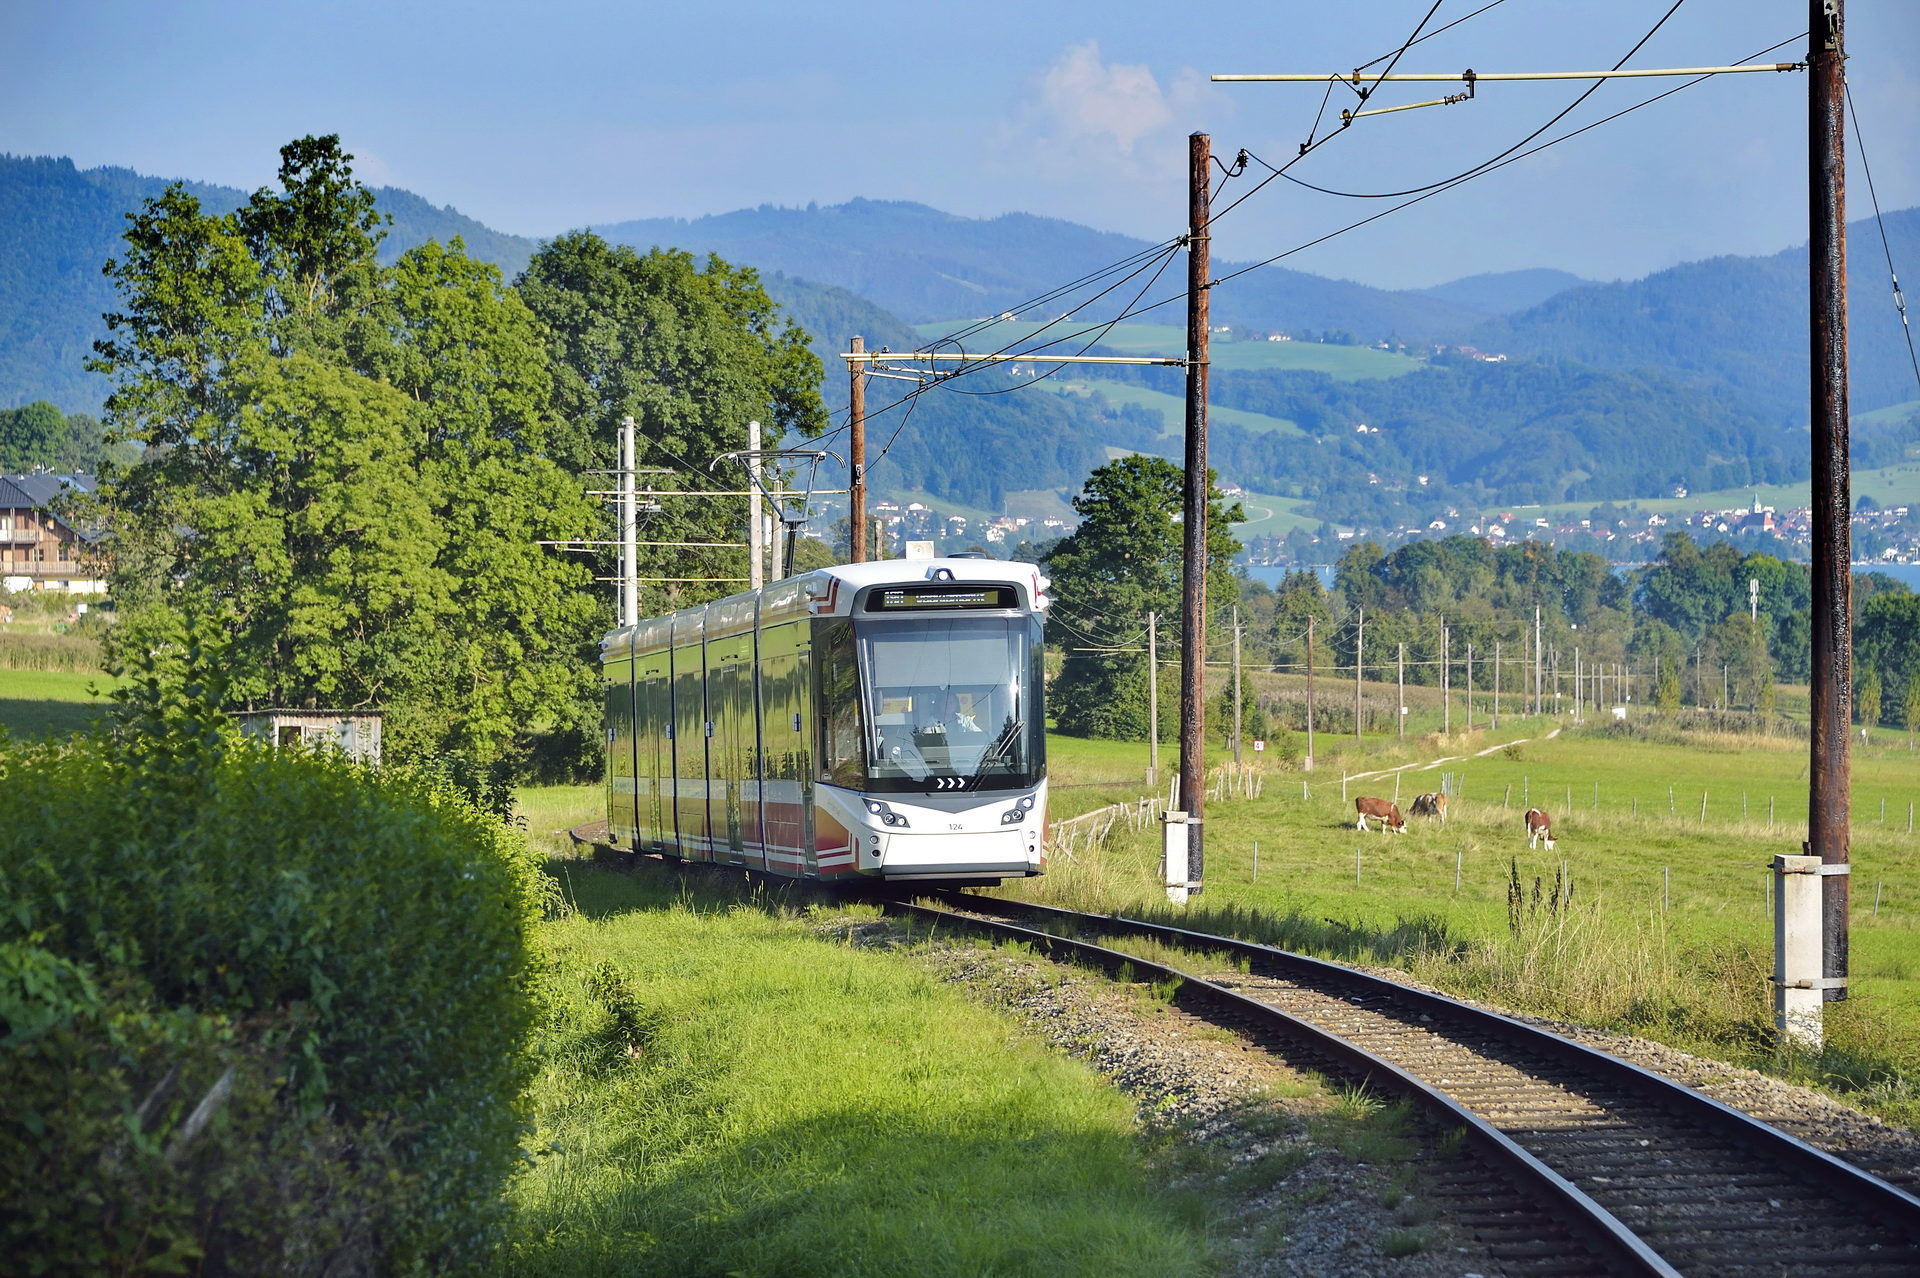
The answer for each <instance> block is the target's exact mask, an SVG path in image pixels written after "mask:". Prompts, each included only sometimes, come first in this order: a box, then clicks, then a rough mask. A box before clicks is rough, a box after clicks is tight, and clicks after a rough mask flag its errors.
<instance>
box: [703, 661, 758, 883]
mask: <svg viewBox="0 0 1920 1278" xmlns="http://www.w3.org/2000/svg"><path fill="white" fill-rule="evenodd" d="M707 713H708V715H709V717H710V718H711V719H712V720H713V739H712V740H711V741H710V742H708V746H707V758H708V759H709V761H710V764H709V766H710V767H711V769H712V771H711V779H712V787H711V789H710V790H709V791H708V799H707V813H708V817H709V819H710V820H711V821H712V822H713V850H714V859H715V860H718V861H728V862H732V863H734V864H740V863H742V862H744V861H745V860H746V848H745V843H744V840H743V838H742V827H741V814H740V797H741V796H740V791H741V787H742V785H743V784H744V783H745V781H746V779H747V770H748V767H749V764H750V760H751V758H752V754H753V737H754V732H753V635H752V634H751V633H748V634H744V635H729V636H727V637H726V638H724V639H716V640H712V641H710V642H709V643H708V644H707Z"/></svg>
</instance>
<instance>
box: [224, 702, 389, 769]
mask: <svg viewBox="0 0 1920 1278" xmlns="http://www.w3.org/2000/svg"><path fill="white" fill-rule="evenodd" d="M234 717H235V718H236V719H238V720H239V721H240V729H241V731H243V732H247V733H251V734H252V735H254V736H257V737H266V738H267V739H268V740H270V741H272V742H273V743H274V744H275V745H276V746H329V747H331V748H333V749H336V750H343V751H345V752H346V754H347V755H348V757H350V758H354V759H358V760H360V761H361V762H363V763H378V762H380V712H379V711H378V710H244V711H242V712H240V713H239V714H237V715H235V716H234Z"/></svg>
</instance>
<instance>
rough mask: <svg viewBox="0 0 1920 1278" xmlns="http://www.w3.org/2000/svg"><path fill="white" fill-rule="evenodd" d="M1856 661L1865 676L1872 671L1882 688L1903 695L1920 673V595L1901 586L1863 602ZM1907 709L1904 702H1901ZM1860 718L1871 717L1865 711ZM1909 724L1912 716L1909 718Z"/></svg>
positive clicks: (1856, 631)
mask: <svg viewBox="0 0 1920 1278" xmlns="http://www.w3.org/2000/svg"><path fill="white" fill-rule="evenodd" d="M1853 665H1854V670H1855V672H1856V674H1858V675H1860V676H1861V678H1862V679H1863V686H1864V677H1865V673H1866V672H1871V673H1872V674H1873V675H1874V676H1875V677H1876V678H1877V679H1878V680H1879V682H1880V687H1881V688H1882V689H1886V690H1888V691H1889V692H1890V693H1891V694H1892V695H1893V696H1901V697H1903V696H1904V692H1905V689H1906V688H1907V686H1908V684H1909V683H1911V682H1912V681H1913V680H1914V679H1915V678H1916V677H1920V595H1915V594H1911V593H1909V592H1907V591H1905V590H1902V589H1892V590H1884V589H1883V590H1879V591H1877V592H1876V593H1875V594H1874V595H1873V596H1872V597H1870V598H1869V599H1868V600H1867V601H1866V603H1865V604H1864V605H1862V606H1861V608H1860V610H1859V613H1858V620H1857V621H1856V622H1855V624H1854V631H1853ZM1901 708H1902V710H1903V712H1904V709H1905V707H1904V704H1903V705H1902V707H1901ZM1860 722H1862V723H1869V722H1878V719H1877V717H1876V718H1875V719H1873V720H1869V719H1867V718H1866V717H1865V713H1864V711H1863V712H1862V717H1861V720H1860ZM1906 722H1907V724H1908V725H1909V726H1911V725H1912V723H1913V720H1912V719H1908V720H1906Z"/></svg>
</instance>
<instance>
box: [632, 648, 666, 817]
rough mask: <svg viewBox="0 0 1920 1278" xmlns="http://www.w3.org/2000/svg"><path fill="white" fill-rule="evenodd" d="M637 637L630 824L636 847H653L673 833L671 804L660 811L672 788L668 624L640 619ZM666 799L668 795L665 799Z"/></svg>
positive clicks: (634, 675)
mask: <svg viewBox="0 0 1920 1278" xmlns="http://www.w3.org/2000/svg"><path fill="white" fill-rule="evenodd" d="M641 636H642V638H643V639H644V640H645V641H646V651H644V652H638V653H636V655H635V656H634V659H633V740H634V757H635V763H634V769H633V775H634V810H635V818H634V823H635V825H636V827H637V828H638V834H639V842H638V844H637V846H638V847H640V848H641V849H642V850H644V851H648V852H652V851H656V850H658V849H659V848H661V847H662V846H664V845H665V844H666V843H668V842H669V841H670V840H671V838H672V834H673V812H672V809H671V807H668V808H667V810H665V811H664V812H663V811H662V796H663V794H665V795H666V796H671V795H672V793H673V788H672V785H671V782H670V781H669V780H668V778H671V777H672V776H673V739H672V737H671V735H670V734H671V732H672V730H673V681H672V677H671V662H670V659H669V650H668V648H667V623H666V622H664V621H654V622H647V623H644V625H643V626H642V629H641ZM671 802H672V799H671V797H668V798H667V799H666V803H668V804H671ZM663 817H664V818H665V820H664V822H663V820H662V818H663Z"/></svg>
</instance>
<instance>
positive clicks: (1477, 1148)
mask: <svg viewBox="0 0 1920 1278" xmlns="http://www.w3.org/2000/svg"><path fill="white" fill-rule="evenodd" d="M928 900H933V901H938V902H939V903H940V904H939V905H938V906H935V905H929V904H926V903H925V902H926V901H928ZM888 908H889V909H891V910H894V911H896V912H898V913H901V914H905V915H908V916H911V917H914V918H917V919H919V920H922V921H923V922H926V923H929V924H932V925H934V926H939V927H948V928H957V929H963V930H971V931H976V932H986V933H989V934H993V935H999V936H1002V937H1008V936H1011V937H1017V938H1018V939H1021V940H1024V941H1026V942H1028V943H1030V944H1032V945H1033V946H1034V947H1035V948H1036V949H1039V950H1040V951H1042V952H1045V953H1049V954H1051V955H1053V956H1054V957H1059V958H1067V959H1072V960H1075V961H1079V962H1085V963H1091V964H1093V965H1095V966H1099V967H1102V968H1104V969H1106V970H1108V971H1110V972H1117V971H1119V970H1120V969H1121V968H1122V967H1123V966H1124V967H1126V968H1128V969H1130V971H1131V973H1132V974H1133V976H1134V977H1135V978H1136V979H1139V978H1148V977H1150V978H1154V979H1160V980H1167V979H1174V978H1177V979H1179V980H1180V982H1181V985H1180V990H1179V992H1178V994H1177V995H1176V1005H1177V1006H1179V1007H1181V1008H1182V1009H1183V1010H1186V1011H1189V1012H1194V1013H1197V1014H1200V1015H1203V1016H1205V1017H1206V1018H1207V1019H1209V1020H1212V1021H1214V1022H1216V1023H1221V1024H1226V1025H1229V1026H1231V1027H1232V1028H1235V1029H1237V1030H1239V1031H1241V1032H1242V1033H1245V1034H1247V1035H1248V1036H1249V1037H1250V1038H1252V1039H1253V1040H1254V1041H1256V1042H1258V1043H1260V1044H1261V1045H1262V1046H1264V1047H1268V1048H1270V1049H1275V1050H1279V1051H1282V1052H1283V1053H1284V1054H1286V1055H1289V1056H1290V1057H1291V1058H1293V1059H1294V1060H1295V1061H1296V1063H1300V1062H1301V1058H1302V1056H1304V1057H1305V1058H1306V1060H1305V1062H1304V1063H1309V1064H1312V1065H1315V1066H1318V1067H1320V1068H1322V1069H1330V1070H1332V1071H1333V1072H1335V1073H1338V1074H1341V1075H1345V1076H1348V1077H1358V1078H1360V1079H1363V1080H1365V1082H1366V1083H1367V1085H1368V1086H1369V1087H1370V1088H1374V1089H1377V1090H1379V1091H1382V1092H1387V1093H1390V1094H1393V1095H1396V1096H1401V1097H1406V1098H1408V1099H1410V1100H1411V1101H1412V1102H1414V1103H1415V1105H1416V1106H1417V1108H1418V1109H1420V1110H1421V1111H1423V1112H1424V1114H1425V1115H1426V1117H1427V1119H1428V1121H1429V1122H1430V1123H1431V1124H1433V1125H1435V1126H1436V1127H1437V1128H1438V1129H1439V1130H1441V1131H1457V1132H1459V1133H1460V1134H1461V1136H1462V1137H1463V1141H1462V1143H1463V1145H1464V1147H1465V1148H1466V1149H1467V1150H1468V1151H1470V1152H1471V1154H1472V1156H1473V1158H1474V1159H1475V1160H1477V1163H1478V1164H1479V1165H1480V1166H1481V1167H1483V1168H1484V1169H1485V1171H1486V1173H1487V1174H1488V1175H1493V1176H1498V1177H1500V1178H1502V1180H1503V1183H1504V1186H1505V1188H1504V1189H1498V1190H1493V1191H1489V1190H1488V1188H1487V1186H1486V1185H1485V1184H1484V1183H1478V1182H1476V1179H1475V1178H1476V1174H1477V1173H1476V1172H1475V1171H1474V1170H1473V1169H1472V1168H1471V1167H1469V1168H1468V1169H1466V1170H1465V1171H1456V1172H1452V1173H1449V1174H1447V1175H1446V1176H1444V1177H1443V1179H1442V1182H1441V1183H1439V1184H1438V1185H1436V1186H1435V1192H1436V1193H1437V1196H1438V1197H1439V1199H1440V1200H1441V1201H1442V1202H1443V1203H1445V1204H1446V1205H1447V1206H1448V1207H1449V1209H1450V1212H1451V1214H1452V1215H1453V1217H1454V1218H1455V1219H1456V1221H1458V1222H1459V1223H1461V1224H1462V1225H1464V1226H1465V1227H1466V1228H1468V1229H1469V1230H1471V1231H1472V1232H1474V1233H1476V1234H1477V1235H1478V1236H1479V1237H1480V1239H1481V1241H1482V1242H1483V1243H1484V1244H1485V1245H1486V1246H1487V1248H1488V1251H1489V1253H1490V1254H1492V1255H1493V1256H1494V1257H1496V1258H1497V1259H1499V1260H1500V1261H1501V1263H1502V1264H1504V1265H1506V1266H1507V1268H1508V1272H1510V1273H1514V1274H1529V1275H1531V1274H1555V1275H1572V1274H1628V1275H1643V1274H1644V1275H1653V1274H1658V1275H1669V1276H1671V1275H1686V1276H1687V1278H1722V1276H1725V1278H1736V1276H1737V1278H1757V1276H1758V1275H1768V1276H1769V1278H1773V1276H1776V1275H1825V1276H1836V1275H1848V1276H1853V1275H1859V1276H1860V1278H1894V1276H1895V1275H1900V1276H1902V1278H1911V1276H1913V1275H1920V1198H1917V1197H1915V1196H1914V1195H1913V1194H1912V1193H1910V1192H1909V1191H1907V1190H1906V1189H1902V1188H1900V1187H1897V1186H1895V1185H1892V1184H1889V1183H1888V1182H1886V1181H1884V1180H1881V1179H1879V1178H1877V1177H1875V1176H1873V1175H1871V1174H1870V1173H1868V1172H1865V1171H1863V1170H1861V1169H1859V1168H1857V1167H1854V1166H1852V1165H1851V1164H1849V1163H1846V1162H1844V1161H1842V1160H1840V1159H1837V1158H1835V1157H1833V1156H1832V1155H1830V1154H1827V1153H1825V1152H1823V1151H1821V1150H1818V1149H1815V1148H1813V1147H1812V1146H1810V1145H1807V1144H1805V1143H1804V1142H1802V1141H1800V1140H1798V1139H1796V1138H1794V1137H1792V1136H1789V1135H1787V1134H1786V1133H1784V1132H1781V1131H1779V1130H1777V1129H1775V1128H1773V1127H1769V1126H1767V1125H1766V1124H1764V1123H1761V1122H1759V1121H1757V1120H1755V1119H1753V1118H1751V1117H1749V1116H1748V1115H1746V1114H1743V1113H1741V1112H1739V1111H1738V1110H1735V1109H1732V1108H1730V1107H1728V1106H1726V1105H1723V1104H1721V1103H1720V1102H1718V1101H1715V1100H1712V1099H1711V1098H1709V1097H1706V1096H1704V1095H1701V1094H1700V1093H1698V1092H1695V1091H1692V1090H1690V1089H1688V1088H1685V1087H1682V1086H1681V1085H1679V1084H1677V1083H1674V1082H1672V1081H1671V1080H1669V1079H1667V1078H1664V1077H1662V1076H1661V1075H1658V1074H1655V1073H1652V1072H1651V1071H1648V1070H1645V1069H1642V1068H1640V1067H1638V1066H1635V1065H1632V1064H1629V1063H1628V1062H1625V1061H1622V1060H1620V1059H1619V1058H1617V1057H1614V1056H1611V1055H1608V1054H1607V1053H1605V1052H1601V1051H1599V1050H1597V1049H1594V1048H1590V1047H1586V1046H1584V1045H1582V1044H1578V1043H1574V1042H1572V1041H1570V1040H1567V1039H1563V1038H1559V1037H1557V1036H1555V1035H1552V1034H1549V1033H1547V1032H1546V1031H1544V1030H1540V1029H1537V1028H1535V1027H1533V1026H1530V1025H1527V1024H1524V1023H1522V1022H1519V1021H1516V1020H1513V1019H1511V1018H1508V1017H1504V1016H1500V1015H1498V1014H1495V1013H1491V1012H1487V1011H1485V1010H1484V1009H1480V1008H1475V1007H1472V1006H1470V1005H1468V1004H1464V1003H1460V1002H1458V1001H1456V1000H1453V999H1449V998H1446V997H1444V996H1441V995H1436V994H1431V993H1427V992H1425V991H1421V990H1416V989H1412V988H1410V987H1407V986H1404V985H1400V984H1397V983H1395V982H1393V981H1390V980H1387V979H1384V978H1381V977H1376V976H1372V975H1369V974H1367V973H1364V972H1359V971H1355V970H1353V969H1350V968H1345V967H1341V966H1339V965H1337V964H1332V963H1327V962H1323V961H1320V960H1317V959H1311V958H1306V957H1304V956H1301V955H1297V954H1291V953H1287V952H1285V951H1282V950H1277V949H1273V948H1272V947H1269V946H1263V945H1256V944H1252V943H1249V942H1245V941H1239V940H1235V939H1232V938H1228V937H1220V936H1213V935H1208V934H1204V933H1197V932H1190V931H1185V930H1182V929H1179V928H1173V927H1167V926H1163V925H1158V924H1151V923H1146V922H1142V921H1137V920H1128V919H1122V918H1117V917H1112V916H1105V915H1094V914H1083V913H1078V912H1075V911H1069V910H1059V909H1054V908H1051V907H1046V906H1036V905H1028V904H1024V903H1020V902H1012V901H1005V900H1000V899H996V898H989V897H981V896H976V895H972V894H968V893H960V892H952V891H948V892H937V893H932V894H930V895H929V896H928V897H926V898H922V901H921V902H920V903H915V904H906V903H901V902H893V903H889V906H888ZM1136 938H1146V939H1151V940H1153V941H1157V942H1159V943H1160V944H1162V945H1166V946H1173V947H1177V948H1179V949H1181V950H1184V951H1187V952H1190V953H1193V954H1194V955H1195V963H1193V964H1189V966H1198V965H1200V964H1202V963H1204V962H1205V958H1204V956H1206V955H1210V954H1219V955H1227V956H1231V958H1232V959H1233V960H1236V961H1237V962H1236V963H1233V964H1214V965H1212V966H1217V967H1221V968H1224V969H1226V970H1221V971H1181V970H1178V969H1175V968H1172V967H1168V966H1166V965H1164V964H1162V963H1157V962H1153V961H1150V960H1148V959H1145V958H1142V957H1140V956H1139V955H1137V954H1129V953H1128V952H1127V942H1128V941H1129V940H1132V939H1136ZM1242 966H1244V968H1245V970H1240V968H1241V967H1242Z"/></svg>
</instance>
